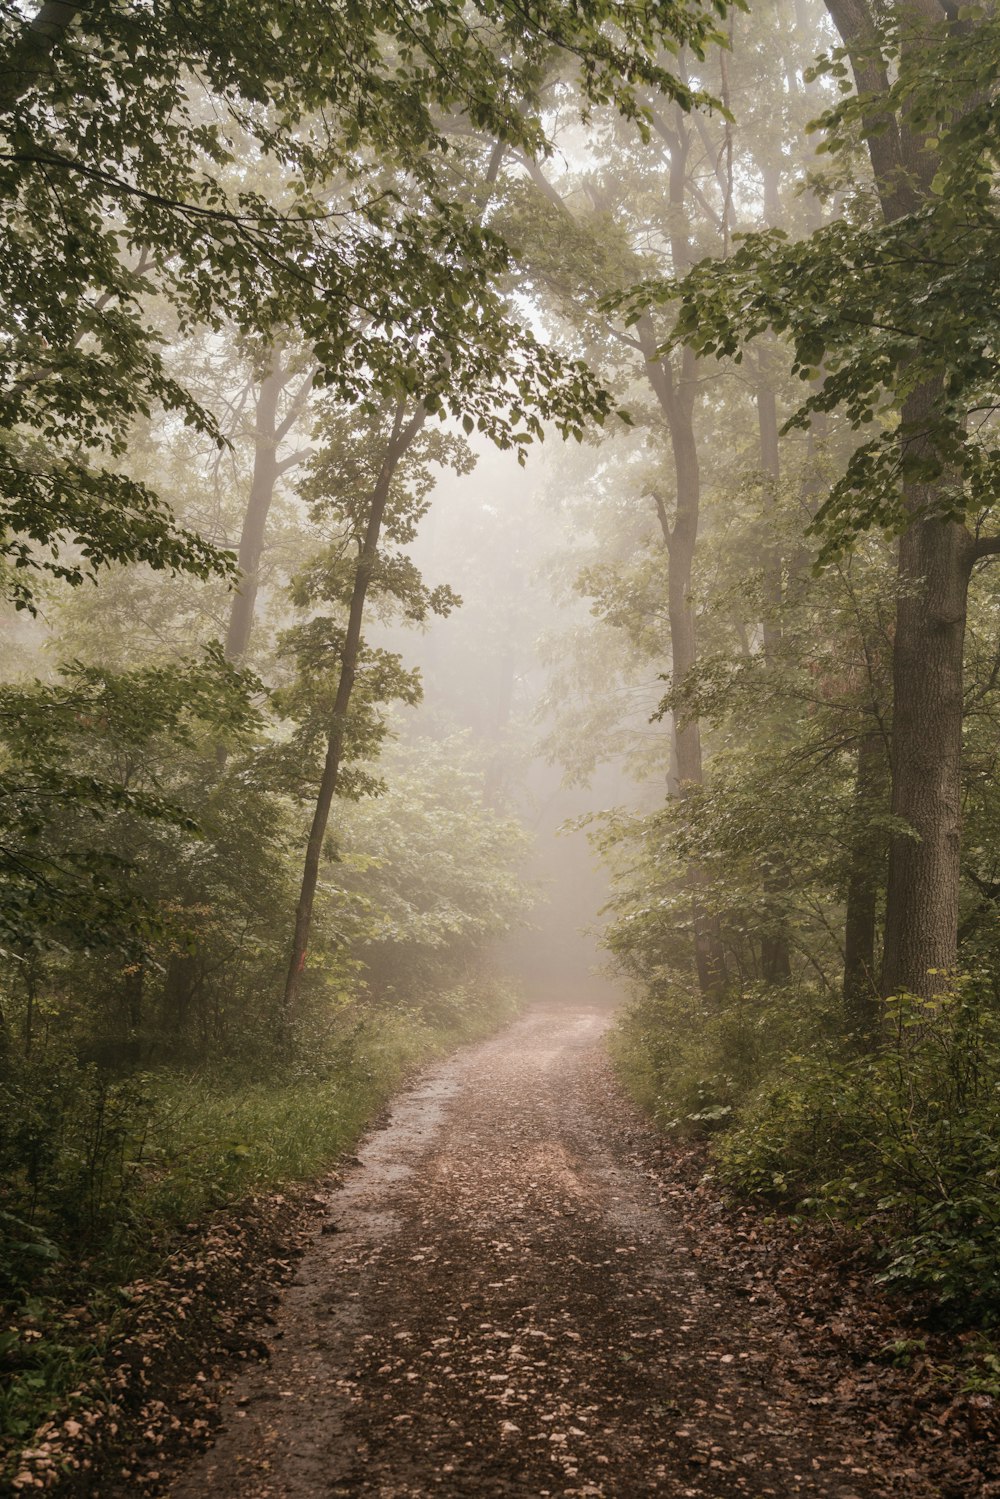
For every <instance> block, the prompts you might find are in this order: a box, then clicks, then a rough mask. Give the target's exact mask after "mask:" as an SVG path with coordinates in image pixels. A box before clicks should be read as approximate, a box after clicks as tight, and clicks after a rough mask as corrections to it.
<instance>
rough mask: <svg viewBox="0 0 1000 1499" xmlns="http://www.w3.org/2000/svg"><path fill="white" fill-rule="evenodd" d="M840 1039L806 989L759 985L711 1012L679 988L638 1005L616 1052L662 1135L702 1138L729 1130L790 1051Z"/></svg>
mask: <svg viewBox="0 0 1000 1499" xmlns="http://www.w3.org/2000/svg"><path fill="white" fill-rule="evenodd" d="M835 1033H836V1018H835V1016H834V1015H833V1014H832V1012H831V1011H830V1009H829V1005H828V1003H827V1002H826V1001H824V1000H823V999H822V998H821V997H820V996H818V995H817V994H815V993H814V992H812V991H810V990H808V989H806V988H804V987H801V988H797V989H792V988H791V987H789V988H788V989H784V990H782V991H781V992H780V993H775V992H773V991H772V992H770V993H769V992H768V991H767V990H766V989H764V987H763V986H756V987H754V988H751V989H748V990H747V991H746V992H745V993H744V994H742V995H739V996H733V997H730V998H728V999H727V1000H726V1001H725V1002H724V1003H722V1004H721V1005H719V1006H717V1007H710V1006H709V1005H707V1004H706V1002H705V1000H704V999H702V998H701V996H700V995H698V994H697V993H693V992H692V991H691V990H690V989H686V988H685V987H684V986H683V985H681V984H679V983H678V984H672V985H664V986H663V987H662V988H659V989H657V990H656V991H654V992H652V993H650V994H648V995H647V996H645V997H644V998H642V999H639V1000H638V1001H636V1002H635V1003H634V1004H632V1005H631V1006H630V1007H629V1008H628V1009H627V1010H626V1011H625V1013H624V1015H623V1016H622V1018H621V1020H620V1021H619V1023H618V1026H617V1028H616V1030H615V1032H614V1033H613V1035H612V1039H611V1049H612V1054H613V1056H614V1058H615V1062H616V1065H617V1067H618V1070H619V1072H620V1073H621V1076H622V1078H623V1080H624V1081H625V1083H626V1086H627V1087H628V1088H629V1091H630V1092H631V1093H632V1095H633V1097H634V1098H635V1099H636V1101H637V1102H638V1103H639V1104H640V1106H641V1107H643V1108H644V1109H646V1110H647V1112H648V1113H650V1114H652V1116H653V1117H654V1118H655V1119H656V1121H657V1123H658V1124H659V1125H660V1127H661V1128H662V1129H667V1130H671V1131H676V1132H678V1133H681V1134H687V1135H703V1134H707V1133H710V1132H713V1131H715V1130H718V1129H721V1128H723V1127H724V1126H725V1125H726V1124H727V1123H728V1122H729V1121H730V1120H731V1118H732V1116H733V1114H734V1111H736V1110H737V1109H738V1108H739V1106H740V1104H741V1103H742V1101H743V1099H744V1098H746V1097H747V1095H748V1094H749V1093H750V1092H751V1091H752V1090H753V1089H754V1088H755V1087H756V1086H757V1085H758V1084H759V1083H760V1082H761V1080H762V1079H763V1078H765V1077H768V1076H770V1075H771V1074H772V1073H773V1072H774V1071H775V1070H776V1069H777V1068H778V1067H779V1065H780V1063H781V1060H782V1058H783V1057H785V1056H786V1055H787V1054H788V1052H789V1051H790V1050H793V1049H795V1047H796V1046H799V1045H804V1044H807V1042H808V1040H809V1039H810V1038H815V1037H816V1036H830V1037H831V1038H832V1037H833V1036H834V1035H835Z"/></svg>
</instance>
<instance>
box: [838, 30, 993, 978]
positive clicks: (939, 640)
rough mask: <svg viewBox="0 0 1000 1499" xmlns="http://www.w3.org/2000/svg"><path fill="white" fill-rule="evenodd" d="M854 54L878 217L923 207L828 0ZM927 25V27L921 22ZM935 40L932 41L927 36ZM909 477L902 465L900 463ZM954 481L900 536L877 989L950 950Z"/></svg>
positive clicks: (911, 423) (956, 619) (895, 133)
mask: <svg viewBox="0 0 1000 1499" xmlns="http://www.w3.org/2000/svg"><path fill="white" fill-rule="evenodd" d="M826 3H827V9H828V10H829V12H830V14H831V16H832V18H833V21H834V23H835V25H836V26H837V29H838V31H839V32H840V34H841V37H842V38H843V41H844V45H845V47H846V49H847V51H848V54H849V56H850V58H851V65H852V68H853V71H854V77H855V83H856V86H857V89H858V93H859V95H861V96H862V97H863V98H865V99H867V100H868V104H867V107H866V111H865V116H864V120H863V128H864V131H865V138H866V141H867V145H868V151H869V155H870V157H871V162H872V167H873V169H874V173H875V182H876V187H877V189H878V194H879V200H880V203H881V207H882V213H883V216H884V218H885V219H886V221H887V222H889V223H891V222H893V221H895V220H897V219H899V218H900V217H902V216H904V215H906V214H909V213H913V212H915V211H916V210H918V209H919V208H920V206H921V204H922V203H923V202H924V200H925V199H926V198H927V196H928V194H929V192H930V184H931V181H932V179H933V175H934V172H935V170H936V167H937V158H936V154H935V152H934V150H932V149H931V148H929V147H928V145H927V143H926V142H925V140H924V138H923V135H922V134H921V133H920V132H914V131H913V130H912V129H911V128H910V124H909V121H908V119H907V117H906V114H905V112H901V113H900V114H898V115H897V114H896V113H894V111H893V109H892V108H891V105H890V103H889V99H888V90H889V71H888V68H887V66H886V63H885V60H884V58H883V57H882V55H881V53H880V50H879V36H878V28H877V26H876V25H875V20H874V15H873V12H872V10H871V9H869V3H870V0H826ZM949 18H950V12H949V11H948V10H947V9H946V8H945V7H943V6H939V5H937V4H936V3H934V0H904V4H903V5H902V7H901V13H900V16H899V19H900V20H901V21H902V22H903V23H904V27H905V30H904V33H903V46H904V47H906V48H908V49H910V50H911V52H918V51H919V49H921V48H924V47H926V46H928V45H932V46H935V47H937V46H939V45H940V34H941V29H942V28H943V27H944V26H945V25H946V23H947V22H948V20H949ZM928 28H930V30H928ZM928 37H930V42H928ZM938 396H939V390H938V388H937V386H936V385H935V384H925V385H923V386H919V387H917V388H916V389H915V390H913V391H912V392H911V394H910V395H909V396H908V397H907V398H906V399H905V400H904V403H903V408H902V412H901V427H900V443H901V456H902V458H903V460H904V464H905V461H906V460H907V458H909V457H919V456H920V451H921V447H922V445H923V443H924V442H925V439H924V438H923V436H922V433H923V430H924V424H925V422H926V418H927V416H928V415H929V414H930V412H931V411H932V410H933V407H934V404H935V401H936V400H937V398H938ZM904 472H905V469H904ZM948 484H949V479H948V476H947V475H945V476H944V477H943V478H941V479H938V480H936V481H934V482H932V483H925V482H922V481H918V482H909V483H907V482H905V481H904V489H903V501H904V506H905V508H906V510H907V511H908V513H909V514H910V516H911V517H912V520H911V523H910V525H909V526H908V528H907V530H906V531H904V533H903V535H902V536H901V537H900V543H899V585H900V586H899V598H898V600H897V605H896V633H895V639H894V643H893V722H892V810H893V813H894V814H895V816H897V817H899V818H901V819H902V820H903V821H904V822H905V823H906V824H907V825H908V826H909V828H910V829H911V830H912V831H911V833H909V834H905V833H894V834H893V835H892V838H891V840H890V851H889V883H888V891H887V905H886V926H885V947H884V955H883V966H882V992H883V993H884V994H895V993H898V992H900V991H902V990H906V991H908V992H911V993H914V994H919V995H923V996H925V997H930V996H931V995H933V994H934V993H935V992H937V991H938V990H939V989H940V986H941V983H942V979H941V978H940V977H939V976H938V975H939V974H941V973H944V972H947V971H949V970H951V969H953V968H954V966H955V963H956V959H957V952H958V880H959V832H960V827H959V825H960V773H961V751H962V658H963V652H964V643H965V616H966V601H967V596H968V585H969V578H970V576H971V571H972V563H973V560H974V556H975V543H974V541H973V538H972V536H971V534H970V533H969V532H968V530H967V529H966V528H965V527H964V526H963V525H961V524H958V523H956V522H953V521H944V520H935V519H932V518H929V512H932V511H933V510H934V509H935V508H938V509H946V508H947V506H946V505H942V504H940V503H936V502H940V500H942V499H944V498H946V494H945V491H946V490H947V487H948Z"/></svg>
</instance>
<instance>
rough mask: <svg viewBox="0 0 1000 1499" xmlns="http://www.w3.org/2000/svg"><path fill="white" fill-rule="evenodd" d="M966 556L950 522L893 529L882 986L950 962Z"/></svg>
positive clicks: (930, 986) (893, 986) (918, 983)
mask: <svg viewBox="0 0 1000 1499" xmlns="http://www.w3.org/2000/svg"><path fill="white" fill-rule="evenodd" d="M919 394H921V393H920V392H918V395H919ZM904 419H905V418H904ZM973 557H974V543H973V539H972V537H971V536H970V534H969V532H968V531H967V530H966V529H965V527H964V526H961V525H958V524H956V523H955V522H953V521H943V520H933V519H921V520H917V521H915V522H914V523H913V524H912V525H911V526H910V527H909V528H908V530H906V531H905V532H904V533H903V535H902V537H901V538H900V543H899V584H900V597H899V601H898V603H897V606H896V637H895V641H894V646H893V719H892V811H893V815H894V816H895V817H898V818H900V819H901V820H902V821H903V822H904V823H905V824H906V825H907V827H908V828H910V829H912V832H911V833H903V832H899V833H894V834H893V835H892V838H891V840H890V845H889V885H888V892H887V902H886V924H885V956H884V962H883V968H882V992H883V993H884V994H897V993H900V992H901V991H903V990H906V991H908V992H910V993H913V994H921V995H930V994H933V993H935V992H937V991H939V990H940V987H941V984H942V978H941V977H939V976H938V975H943V974H944V973H945V972H948V971H949V970H951V969H953V968H954V966H955V962H956V956H957V946H958V884H959V852H960V823H961V767H962V663H963V654H964V645H965V616H966V601H967V596H968V586H969V577H970V574H971V571H972V562H973Z"/></svg>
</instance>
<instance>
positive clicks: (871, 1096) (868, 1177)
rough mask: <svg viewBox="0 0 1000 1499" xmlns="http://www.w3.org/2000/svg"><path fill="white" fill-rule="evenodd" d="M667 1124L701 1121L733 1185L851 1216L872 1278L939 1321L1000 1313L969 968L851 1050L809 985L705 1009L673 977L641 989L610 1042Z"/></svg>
mask: <svg viewBox="0 0 1000 1499" xmlns="http://www.w3.org/2000/svg"><path fill="white" fill-rule="evenodd" d="M613 1050H614V1053H615V1058H616V1061H617V1064H618V1067H619V1070H620V1072H621V1074H622V1076H623V1078H624V1080H625V1082H626V1084H627V1085H628V1087H629V1088H630V1090H631V1092H632V1093H633V1095H634V1096H635V1097H636V1099H637V1100H638V1102H639V1103H640V1104H641V1105H642V1106H643V1107H644V1108H645V1109H646V1110H647V1111H648V1112H650V1113H651V1114H652V1115H653V1117H654V1118H655V1119H656V1120H657V1122H658V1123H659V1124H660V1125H661V1127H662V1128H664V1129H666V1130H670V1131H676V1132H681V1133H686V1134H689V1135H690V1134H698V1135H703V1136H710V1137H711V1138H710V1148H711V1152H712V1155H713V1157H714V1160H715V1163H716V1170H717V1172H718V1175H719V1177H720V1179H721V1181H722V1182H723V1183H724V1184H725V1185H727V1186H728V1187H729V1188H730V1189H731V1190H732V1191H734V1192H736V1193H739V1194H741V1195H744V1196H749V1197H754V1198H758V1199H760V1200H762V1201H765V1202H770V1203H773V1204H775V1205H777V1206H781V1207H784V1208H789V1209H793V1210H798V1211H803V1212H810V1213H814V1214H817V1215H819V1216H822V1217H828V1218H836V1219H838V1220H840V1221H845V1222H847V1223H849V1224H851V1225H852V1226H853V1227H854V1228H856V1229H857V1231H858V1232H859V1234H861V1235H862V1236H864V1238H865V1239H866V1240H867V1241H868V1242H869V1243H870V1244H871V1245H872V1247H873V1251H874V1253H875V1255H876V1257H877V1259H878V1261H879V1278H880V1279H881V1280H882V1281H883V1282H884V1283H886V1284H887V1285H889V1286H891V1287H893V1288H895V1289H897V1290H899V1291H901V1292H904V1293H906V1294H907V1295H910V1296H912V1295H914V1294H918V1295H920V1296H921V1297H922V1298H923V1299H924V1300H926V1301H929V1302H930V1303H931V1304H932V1305H933V1306H934V1307H935V1308H936V1312H937V1315H938V1317H939V1318H940V1319H942V1320H946V1321H949V1322H952V1323H956V1324H965V1325H970V1324H971V1325H982V1326H987V1327H992V1326H996V1325H997V1323H998V1322H1000V1016H998V1014H997V1009H996V1004H995V1000H994V999H993V997H992V994H991V993H984V992H982V991H981V990H980V989H978V988H977V987H976V986H975V985H974V984H972V983H971V982H966V983H964V984H962V985H960V986H958V987H957V988H956V989H955V990H954V991H953V992H951V993H949V994H946V995H943V996H941V997H939V998H937V999H935V1000H934V1001H933V1002H932V1003H927V1002H923V1001H921V1000H918V999H916V998H913V997H912V996H904V997H902V998H897V999H894V1000H890V1001H888V1002H887V1003H886V1007H885V1023H884V1029H883V1033H882V1035H881V1037H880V1038H879V1041H878V1043H877V1044H876V1045H873V1046H871V1047H869V1048H867V1049H864V1050H859V1047H858V1043H857V1038H856V1037H854V1036H850V1035H845V1034H843V1032H842V1029H841V1028H840V1025H839V1023H838V1020H837V1016H836V1013H835V1011H832V1010H831V1009H830V1007H829V1005H828V1004H826V1003H825V1002H824V1001H823V1000H822V999H821V998H820V997H819V996H817V995H816V994H814V993H810V992H809V991H801V992H798V993H796V994H795V995H794V996H792V995H790V994H789V992H788V991H787V990H784V991H782V992H781V993H780V994H775V995H772V996H770V997H769V996H768V995H767V994H766V993H764V992H760V993H757V994H751V995H749V996H743V997H741V998H740V999H738V1000H736V999H731V1000H729V1001H728V1002H727V1003H726V1004H724V1005H723V1006H721V1007H720V1008H718V1009H717V1010H714V1011H709V1010H706V1009H704V1008H703V1007H702V1006H701V1005H700V1004H699V1003H698V1002H697V1001H695V1000H693V999H692V998H691V996H690V995H686V994H684V993H683V991H682V990H680V989H675V990H672V991H671V992H669V993H666V994H660V995H658V996H657V997H655V998H647V999H644V1000H642V1001H640V1002H639V1003H638V1004H636V1005H635V1006H633V1007H632V1009H631V1010H630V1011H629V1012H628V1013H627V1014H626V1016H625V1017H624V1019H623V1021H622V1023H621V1025H620V1027H619V1030H618V1033H617V1035H616V1037H615V1039H614V1041H613Z"/></svg>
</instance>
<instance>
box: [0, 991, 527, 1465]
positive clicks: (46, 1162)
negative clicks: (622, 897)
mask: <svg viewBox="0 0 1000 1499" xmlns="http://www.w3.org/2000/svg"><path fill="white" fill-rule="evenodd" d="M517 1008H518V1002H517V1000H516V998H515V997H514V996H513V995H512V994H511V993H510V992H509V991H508V990H506V989H504V988H503V987H502V986H499V985H493V984H482V983H480V984H479V985H478V986H477V988H476V989H475V990H472V989H464V988H463V989H458V990H452V991H450V992H449V993H448V994H446V995H444V996H439V997H437V998H436V999H435V1000H434V1001H433V1003H432V1004H431V1005H429V1006H428V1007H427V1008H426V1009H416V1008H414V1009H409V1010H399V1009H396V1010H393V1011H388V1012H387V1011H381V1010H379V1011H375V1010H370V1011H368V1012H365V1011H352V1012H351V1015H350V1018H349V1019H348V1018H347V1017H345V1020H344V1023H343V1024H342V1026H341V1028H340V1029H339V1031H338V1032H335V1033H333V1034H331V1035H327V1036H326V1037H325V1040H324V1044H323V1046H322V1048H320V1049H316V1048H310V1047H308V1046H306V1047H300V1048H299V1050H298V1053H297V1055H296V1056H295V1057H294V1058H291V1059H289V1060H288V1061H287V1063H286V1064H285V1066H284V1068H283V1069H279V1070H276V1072H275V1075H274V1076H273V1078H272V1080H271V1081H267V1082H265V1081H262V1080H260V1079H259V1078H249V1079H247V1078H241V1077H240V1075H239V1073H238V1071H233V1070H232V1069H229V1070H225V1069H222V1068H215V1069H208V1068H206V1069H205V1070H204V1071H202V1072H200V1073H198V1074H195V1075H193V1076H192V1075H190V1074H184V1073H180V1072H174V1071H170V1070H160V1071H155V1072H148V1073H146V1074H143V1075H140V1076H131V1077H129V1078H126V1079H116V1078H114V1077H113V1076H107V1075H104V1074H102V1073H101V1072H100V1071H99V1070H98V1069H97V1068H96V1067H94V1066H93V1065H92V1064H85V1063H81V1062H79V1061H76V1060H74V1059H73V1058H72V1057H71V1055H70V1054H69V1053H68V1052H66V1053H65V1054H62V1055H53V1054H51V1053H49V1054H47V1055H44V1056H40V1057H37V1058H35V1059H33V1060H31V1061H30V1062H28V1063H24V1062H23V1061H22V1062H19V1064H18V1067H17V1068H16V1069H10V1070H9V1071H7V1072H5V1073H4V1074H3V1075H2V1076H0V1180H2V1181H3V1197H2V1201H0V1286H2V1294H3V1301H4V1306H5V1317H4V1322H3V1325H2V1326H0V1437H2V1440H3V1444H4V1446H5V1447H8V1446H9V1448H10V1449H11V1450H12V1451H13V1450H14V1449H16V1448H17V1447H18V1446H19V1445H21V1444H22V1443H23V1441H24V1440H25V1439H27V1438H29V1437H30V1436H31V1433H32V1432H33V1431H35V1430H36V1429H37V1427H38V1426H39V1424H40V1423H41V1422H42V1421H44V1420H46V1419H47V1418H49V1417H51V1416H52V1415H53V1414H54V1413H56V1412H58V1413H60V1414H61V1415H65V1414H66V1412H67V1410H72V1408H73V1405H74V1399H75V1398H78V1399H80V1400H83V1401H85V1399H86V1392H87V1391H88V1390H93V1389H94V1388H95V1387H97V1386H98V1385H99V1383H100V1379H101V1375H102V1355H103V1352H104V1350H105V1349H106V1347H107V1346H108V1344H109V1342H110V1341H111V1340H112V1339H113V1337H114V1335H115V1331H116V1324H117V1318H118V1314H119V1312H120V1311H121V1310H122V1308H123V1306H124V1305H126V1303H127V1300H128V1291H127V1286H128V1282H129V1281H130V1280H133V1279H134V1278H136V1277H137V1276H139V1275H142V1274H150V1273H154V1274H155V1270H156V1266H157V1264H158V1262H160V1261H162V1260H163V1258H164V1257H165V1256H166V1255H167V1254H168V1253H169V1251H170V1247H171V1242H172V1240H173V1238H174V1237H175V1235H176V1233H177V1231H178V1230H189V1231H190V1230H192V1229H195V1230H197V1228H198V1227H199V1226H200V1225H201V1224H202V1223H204V1222H207V1220H208V1219H209V1218H210V1216H211V1214H212V1213H213V1212H214V1211H216V1210H218V1209H221V1208H224V1207H227V1206H230V1205H233V1204H237V1203H239V1201H240V1200H241V1199H242V1198H245V1197H248V1196H250V1195H251V1194H254V1193H261V1192H268V1191H272V1190H277V1189H280V1188H282V1187H287V1186H289V1185H291V1184H294V1183H303V1182H308V1181H309V1180H311V1179H314V1178H316V1177H317V1176H319V1175H321V1174H322V1173H323V1172H324V1171H325V1170H327V1169H328V1168H329V1167H330V1166H331V1165H332V1164H334V1163H335V1162H336V1160H337V1158H338V1157H339V1156H342V1155H343V1154H344V1153H345V1152H348V1151H350V1150H351V1149H352V1148H353V1147H354V1145H355V1144H356V1142H357V1140H358V1137H359V1136H360V1135H361V1133H362V1132H363V1131H364V1129H365V1128H366V1126H368V1125H369V1124H370V1123H371V1122H372V1120H373V1119H374V1118H375V1117H376V1116H377V1115H378V1113H379V1111H380V1110H381V1109H382V1108H383V1107H384V1105H385V1104H386V1103H387V1101H388V1100H389V1098H390V1097H391V1095H392V1094H393V1093H394V1092H395V1091H397V1090H398V1088H399V1087H400V1086H401V1085H402V1084H403V1083H404V1082H405V1081H406V1079H407V1078H408V1077H409V1076H410V1075H412V1073H413V1072H414V1070H415V1069H416V1068H418V1067H419V1066H421V1065H422V1064H424V1063H426V1062H428V1061H430V1060H432V1059H433V1058H435V1057H437V1056H440V1055H442V1054H444V1053H446V1052H448V1051H450V1050H452V1049H454V1047H456V1046H457V1045H460V1044H462V1043H464V1042H468V1041H472V1040H475V1039H477V1038H479V1037H482V1036H485V1035H488V1034H489V1033H490V1032H491V1031H493V1030H495V1029H496V1028H497V1027H498V1026H499V1025H501V1024H502V1023H504V1022H505V1021H506V1020H509V1019H511V1018H512V1017H513V1015H514V1014H515V1013H516V1011H517ZM123 1287H124V1288H125V1290H124V1291H123V1289H122V1288H123ZM3 1476H7V1477H9V1476H10V1475H9V1473H7V1474H6V1475H5V1474H4V1470H3V1468H2V1465H0V1477H3Z"/></svg>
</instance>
